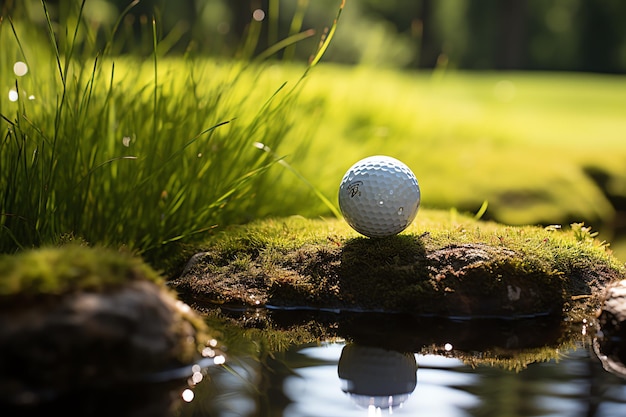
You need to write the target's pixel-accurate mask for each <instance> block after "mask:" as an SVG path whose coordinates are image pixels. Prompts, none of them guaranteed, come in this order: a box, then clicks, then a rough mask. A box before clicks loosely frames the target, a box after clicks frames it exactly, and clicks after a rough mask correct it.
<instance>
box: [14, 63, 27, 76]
mask: <svg viewBox="0 0 626 417" xmlns="http://www.w3.org/2000/svg"><path fill="white" fill-rule="evenodd" d="M27 72H28V66H27V65H26V64H25V63H24V62H22V61H18V62H16V63H15V65H13V73H15V75H17V76H18V77H22V76H24V75H26V73H27Z"/></svg>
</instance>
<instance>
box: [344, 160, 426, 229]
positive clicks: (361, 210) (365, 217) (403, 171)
mask: <svg viewBox="0 0 626 417" xmlns="http://www.w3.org/2000/svg"><path fill="white" fill-rule="evenodd" d="M419 205H420V188H419V185H418V183H417V178H415V174H413V172H412V171H411V169H410V168H409V167H408V166H406V165H405V164H404V163H402V162H401V161H398V160H397V159H395V158H392V157H390V156H382V155H377V156H370V157H368V158H365V159H362V160H360V161H358V162H357V163H356V164H354V165H352V166H351V167H350V169H348V171H347V172H346V174H345V175H344V176H343V179H342V180H341V185H340V186H339V208H340V209H341V213H342V214H343V217H344V218H345V220H346V221H347V222H348V224H349V225H350V226H352V228H353V229H354V230H356V231H357V232H359V233H361V234H362V235H365V236H368V237H385V236H392V235H396V234H398V233H400V232H401V231H403V230H404V229H406V228H407V227H408V226H409V225H410V224H411V222H412V221H413V219H415V216H416V215H417V209H418V208H419Z"/></svg>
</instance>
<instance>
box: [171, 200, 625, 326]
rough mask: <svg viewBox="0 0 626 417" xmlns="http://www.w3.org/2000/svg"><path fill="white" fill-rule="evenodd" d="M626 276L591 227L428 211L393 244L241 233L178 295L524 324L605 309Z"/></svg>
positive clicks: (200, 264) (297, 233) (297, 226)
mask: <svg viewBox="0 0 626 417" xmlns="http://www.w3.org/2000/svg"><path fill="white" fill-rule="evenodd" d="M624 272H625V270H624V266H623V265H622V264H621V263H620V262H619V261H617V260H616V259H615V258H614V257H613V256H612V254H611V252H610V250H609V249H608V246H607V245H606V243H604V242H601V241H599V240H597V238H596V236H595V234H594V233H592V232H591V230H590V229H589V228H586V227H585V226H584V225H582V224H574V225H571V226H570V227H567V228H563V229H561V228H560V227H556V226H552V227H548V228H542V227H533V226H527V227H510V226H503V225H500V224H497V223H493V222H483V221H476V220H474V219H472V218H470V217H466V216H463V215H459V214H458V213H455V212H448V211H432V210H422V211H421V212H420V214H419V215H418V220H416V222H415V223H414V224H413V225H412V226H411V227H410V228H409V229H407V231H405V232H403V233H402V234H400V235H397V236H393V237H389V238H384V239H369V238H364V237H360V236H359V235H358V234H356V232H354V231H352V230H351V229H350V228H349V227H348V226H347V225H346V224H345V222H343V221H342V220H335V219H333V220H328V219H318V220H309V219H304V218H301V217H292V218H285V219H272V220H265V221H258V222H255V223H252V224H249V225H245V226H238V227H232V228H229V229H226V230H224V231H223V232H220V233H218V234H216V235H215V236H214V237H213V238H212V239H210V240H209V241H208V242H207V243H206V246H205V247H204V248H203V251H202V252H200V253H198V254H196V255H195V256H194V257H193V258H192V259H191V260H190V262H189V263H188V265H187V267H186V268H185V270H184V271H183V273H182V274H181V276H180V277H177V278H176V279H173V280H171V282H170V284H171V285H172V286H173V287H174V288H176V289H177V290H178V291H179V292H180V293H181V296H182V297H183V298H185V299H187V300H188V301H190V302H193V303H195V304H197V305H202V304H212V305H227V306H237V307H242V306H243V307H259V306H269V307H276V308H289V309H293V308H301V309H319V310H337V311H369V312H373V311H375V312H393V313H411V314H417V315H435V316H467V317H494V316H495V317H521V316H535V315H547V314H561V313H562V312H568V314H572V312H573V311H583V310H588V309H590V308H595V306H596V305H597V302H598V296H599V290H600V289H601V288H603V287H604V286H605V285H606V284H607V283H608V282H611V281H613V280H616V279H620V278H621V277H623V276H624Z"/></svg>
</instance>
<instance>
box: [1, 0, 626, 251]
mask: <svg viewBox="0 0 626 417" xmlns="http://www.w3.org/2000/svg"><path fill="white" fill-rule="evenodd" d="M45 4H46V6H47V9H48V11H49V16H50V21H51V23H52V29H53V31H54V33H55V35H56V39H57V42H58V45H60V46H61V47H60V50H61V54H60V55H61V57H62V58H63V59H64V58H65V57H66V56H67V51H68V50H66V49H64V48H65V47H67V45H70V44H71V45H72V48H73V49H72V51H73V57H74V58H73V59H74V61H75V64H73V65H76V66H74V67H71V68H72V69H71V70H72V71H74V73H79V72H80V70H81V69H82V71H84V74H83V76H82V78H81V77H78V78H76V79H78V80H79V81H77V84H76V85H77V87H76V91H75V92H74V94H76V97H77V99H76V100H77V101H76V102H74V103H75V105H74V108H82V109H88V111H85V112H84V114H78V113H76V117H75V118H74V119H68V120H67V121H66V122H65V123H66V125H65V126H66V128H65V129H66V130H65V132H66V134H69V133H68V132H72V126H77V127H80V128H81V129H82V130H83V131H82V132H81V133H80V134H75V135H74V137H75V139H74V141H72V142H70V146H69V148H68V149H69V150H64V151H63V152H64V153H65V154H67V153H68V152H69V153H70V154H71V155H76V153H75V152H74V151H72V149H75V148H73V147H74V146H76V145H77V144H80V147H81V148H80V149H81V151H80V152H79V153H78V155H86V157H85V159H84V161H83V162H82V163H81V164H82V165H81V166H82V168H80V169H83V175H84V172H91V171H92V170H94V168H95V167H96V166H100V165H98V164H102V163H103V162H105V161H113V160H114V159H115V158H120V157H121V156H124V155H131V154H132V156H139V157H140V161H144V162H142V164H144V165H141V164H140V163H137V164H134V162H136V161H126V160H124V161H121V160H119V161H118V160H117V159H115V163H107V164H106V167H107V169H106V170H103V169H100V168H98V169H96V170H95V171H94V172H96V173H97V174H98V175H100V176H101V177H100V179H99V180H98V179H96V178H95V177H94V180H93V182H91V183H90V186H89V187H88V188H85V192H84V193H81V194H78V196H77V197H76V199H77V200H73V199H67V202H66V203H64V204H65V205H58V204H57V203H58V201H60V200H65V199H63V198H60V196H67V195H72V193H73V192H75V190H76V187H75V185H76V184H75V183H76V181H72V178H73V177H72V176H73V175H75V174H72V171H68V172H66V173H65V174H64V175H65V176H64V177H63V178H64V180H63V181H62V183H63V184H66V187H65V188H61V189H60V191H59V194H58V195H56V197H55V199H54V204H55V205H57V208H56V212H54V213H56V214H54V213H50V212H47V211H46V209H45V207H44V208H43V209H42V207H40V206H38V204H39V203H40V201H41V200H40V199H39V198H35V199H34V200H33V199H31V200H29V202H28V204H26V203H25V205H27V206H29V207H31V208H30V210H32V211H37V212H38V213H39V216H41V217H42V218H43V219H46V218H47V217H46V216H48V217H50V216H53V215H54V216H58V215H59V213H60V212H61V211H63V212H64V213H68V212H69V213H71V216H69V217H70V219H69V220H67V221H59V222H56V223H55V224H54V227H51V228H50V229H49V230H48V232H46V233H44V234H43V235H42V236H38V237H36V238H35V237H31V238H30V240H29V239H26V240H25V241H24V242H23V244H24V245H26V246H28V245H29V244H35V245H37V244H40V243H42V242H45V241H47V240H51V239H52V236H59V235H62V234H66V233H70V234H73V235H76V236H79V237H82V238H85V239H87V240H89V241H101V240H110V243H111V244H115V245H120V244H126V245H130V246H133V247H137V248H138V249H139V250H146V249H148V248H155V247H159V246H161V245H163V244H164V242H171V241H173V240H178V239H182V240H194V239H198V238H201V237H202V233H204V232H207V229H209V230H212V228H213V227H214V226H217V227H220V226H223V225H226V224H231V223H241V222H246V221H249V220H251V219H255V218H258V217H264V216H273V215H290V214H301V215H305V216H310V217H314V216H326V215H332V211H331V210H330V209H329V208H328V207H327V205H326V204H324V202H323V201H322V200H320V199H319V198H318V196H317V195H316V192H317V193H320V192H321V193H322V194H324V195H325V196H327V197H328V199H330V200H331V201H332V202H334V203H336V189H337V186H338V183H339V181H340V179H341V176H342V175H343V173H344V172H345V171H346V169H347V168H348V167H349V166H350V165H352V164H353V163H354V162H356V161H357V160H358V159H360V158H362V157H365V156H368V155H371V154H388V155H392V156H395V157H397V158H399V159H402V160H403V161H404V162H406V163H407V164H408V165H409V166H411V168H412V169H413V170H414V172H415V173H416V175H417V177H418V179H419V181H420V185H421V187H422V193H423V200H422V204H423V205H424V206H425V207H429V208H441V209H446V210H448V209H455V210H459V211H468V212H476V211H478V210H479V208H480V207H481V205H482V204H483V203H484V202H485V201H487V202H488V209H487V211H486V212H485V214H484V217H486V218H490V219H494V220H497V221H499V222H502V223H506V224H539V225H549V224H562V225H563V226H567V225H568V224H570V223H572V222H585V223H586V224H587V225H590V226H592V227H593V228H594V229H596V230H600V232H601V234H600V236H599V237H600V239H603V240H607V241H609V242H611V247H612V248H613V249H614V250H615V252H616V254H617V255H618V256H620V257H621V258H622V259H626V245H625V244H623V243H622V242H623V241H624V236H625V235H626V169H625V168H624V167H625V166H626V165H625V162H626V141H624V136H625V135H626V113H625V112H624V106H625V105H626V94H625V93H626V91H625V90H626V83H624V81H625V80H624V77H623V75H622V74H623V73H624V72H625V71H626V27H625V26H624V25H623V24H622V21H621V16H623V15H624V13H626V3H624V2H619V1H602V2H597V1H591V0H567V1H564V0H548V1H540V0H508V1H496V0H490V1H483V2H471V1H469V0H437V1H434V0H422V1H409V0H394V1H388V0H384V1H383V0H362V1H350V0H348V1H347V2H346V5H345V8H344V9H343V12H342V15H341V18H340V21H339V24H338V26H337V31H336V33H335V36H334V38H333V39H332V42H331V43H330V46H329V48H328V50H327V51H326V54H325V56H324V59H323V63H322V65H319V66H317V67H316V68H315V69H314V70H313V71H311V72H310V73H309V74H308V75H307V77H306V78H305V79H304V81H303V82H302V83H300V84H298V89H297V91H294V92H292V93H289V92H290V91H292V90H291V88H292V87H293V86H294V85H295V84H297V83H298V82H299V80H300V77H301V76H302V74H303V73H304V72H305V71H306V65H307V61H308V60H309V59H310V57H311V56H312V54H314V53H315V51H316V49H317V47H318V45H319V43H320V40H321V39H323V36H324V34H325V33H326V31H327V30H328V28H329V27H330V26H331V24H332V22H333V19H334V18H335V16H336V14H337V10H338V8H339V6H340V4H341V1H334V0H316V1H307V0H264V1H260V0H258V1H257V0H245V1H237V2H231V1H225V0H204V1H200V0H196V1H193V0H184V1H179V2H169V1H164V0H155V1H141V2H138V3H136V4H134V3H131V2H130V1H127V0H126V1H124V0H115V1H113V0H109V1H107V0H86V1H85V2H84V4H83V3H82V2H81V1H77V0H57V1H46V2H45ZM81 5H83V6H84V7H83V10H82V15H81V17H80V19H79V17H78V16H79V13H78V11H79V10H80V7H81ZM130 6H132V7H130ZM127 8H128V9H127ZM2 13H3V22H2V26H1V31H0V36H1V38H2V44H3V50H2V52H1V53H0V66H1V68H2V70H1V71H0V74H1V77H2V80H1V87H2V88H3V89H4V91H5V92H4V93H2V96H1V97H0V113H1V114H2V115H3V116H4V117H5V119H3V120H2V121H0V123H2V126H1V127H2V130H3V137H4V138H5V139H4V146H5V148H4V150H3V155H2V156H1V157H0V158H3V159H2V162H3V163H2V168H0V170H1V171H3V172H4V174H5V175H4V176H3V177H0V178H3V180H4V181H8V180H6V179H7V178H9V177H10V175H9V173H8V170H9V169H13V168H11V167H14V165H10V164H8V163H7V159H6V158H7V156H6V155H8V153H7V152H6V149H7V146H8V143H9V142H10V140H9V139H7V138H9V136H10V134H6V132H9V133H10V132H11V129H14V127H15V122H16V121H19V120H21V123H22V126H23V127H24V129H25V130H28V129H31V130H34V133H33V131H31V132H30V133H28V134H29V135H35V136H42V135H41V134H40V133H37V129H39V130H40V131H41V132H50V131H53V130H54V129H55V126H57V125H58V119H55V116H56V115H57V114H58V110H56V108H57V107H58V106H56V104H55V102H54V100H52V98H54V97H57V98H58V97H60V95H59V91H60V90H59V82H58V75H56V76H55V75H54V74H55V71H56V72H57V73H58V70H55V68H54V67H55V65H56V63H55V57H54V54H53V53H52V51H51V44H50V42H49V41H47V40H46V37H47V28H46V26H47V21H46V16H45V14H44V8H43V7H42V4H41V2H40V1H39V0H24V1H11V0H8V1H5V2H4V3H3V5H2ZM9 17H11V19H12V22H14V25H15V27H16V28H17V31H18V34H19V36H18V39H19V40H20V41H21V44H22V45H21V46H22V47H21V49H20V47H19V45H17V44H16V42H15V36H14V35H13V33H12V28H11V27H10V26H9V24H8V23H7V22H8V18H9ZM77 22H79V24H78V26H76V24H77ZM153 22H154V25H153ZM117 23H119V25H118V26H116V24H117ZM74 27H78V29H79V30H78V31H77V32H76V34H77V35H76V37H74V36H73V35H74V32H73V28H74ZM290 36H292V38H291V39H292V40H291V41H287V42H285V44H284V46H285V47H284V48H274V49H276V51H275V52H276V53H273V54H269V53H267V51H268V48H270V52H273V47H274V46H276V45H280V42H281V41H282V40H284V39H286V38H289V37H290ZM296 40H297V42H296ZM155 44H156V47H155ZM24 55H26V56H24ZM96 56H100V57H101V58H100V61H99V62H100V63H99V64H98V65H99V66H98V74H99V75H98V77H101V78H96V80H99V81H98V82H97V83H93V85H94V88H93V90H92V91H91V92H90V97H91V99H90V100H92V101H90V104H89V105H88V106H85V105H84V103H85V101H84V99H83V98H84V97H85V93H84V92H85V91H87V89H86V87H87V86H89V85H90V83H89V80H90V78H91V75H92V74H93V73H94V71H92V69H93V68H94V58H95V57H96ZM25 59H27V62H28V64H29V66H30V67H31V71H30V72H29V74H28V75H26V76H24V77H16V76H15V75H14V74H13V73H12V71H11V68H12V66H13V64H14V62H16V61H21V60H25ZM63 62H66V61H63ZM113 63H114V64H113ZM113 67H115V70H114V71H115V74H116V75H115V80H120V81H119V82H117V81H116V83H115V88H114V89H113V88H110V84H111V83H110V81H111V78H112V76H111V73H112V71H113ZM155 68H157V69H158V71H156V72H155ZM155 74H156V78H155ZM16 80H18V81H19V85H20V86H21V87H22V89H23V91H29V92H30V91H35V92H36V93H35V95H36V96H37V97H44V96H46V97H49V98H51V101H49V102H48V104H49V107H45V106H44V107H40V108H36V104H35V103H39V101H38V100H33V101H32V102H29V101H28V99H24V100H22V101H19V102H18V103H14V102H11V101H10V100H8V97H7V93H8V91H9V90H10V89H15V85H16ZM285 82H287V86H286V87H285V88H283V89H282V90H280V91H279V92H278V95H277V96H276V97H274V99H273V100H272V103H274V104H273V107H271V108H268V107H264V104H265V103H266V102H267V101H268V100H270V98H271V97H273V94H274V93H275V92H276V91H277V90H279V89H280V87H281V86H282V85H283V83H285ZM42 91H47V92H46V93H43V92H42ZM81 103H83V104H81ZM98 103H100V104H98ZM111 103H115V106H114V107H115V109H116V110H115V111H114V112H113V113H112V110H111V109H112V108H113V107H112V105H111ZM155 103H156V104H155ZM57 104H58V102H57ZM34 106H35V107H34ZM81 106H82V107H81ZM70 108H72V107H71V106H70V107H68V109H70ZM38 112H39V113H38ZM64 112H65V110H64ZM67 113H68V114H69V113H72V112H69V111H68V112H67ZM72 114H74V113H72ZM104 115H106V119H105V118H103V117H104ZM23 116H27V117H23ZM35 116H38V117H35ZM55 120H57V121H56V122H55ZM156 121H158V123H157V122H156ZM222 121H232V122H230V123H229V124H228V125H224V126H220V127H218V128H216V129H215V130H214V131H211V132H212V133H210V139H208V142H209V143H211V144H212V145H211V147H207V146H205V145H206V144H207V141H205V140H202V141H200V140H193V143H192V144H190V145H189V146H187V145H186V143H188V141H190V140H192V138H195V137H196V135H198V134H199V133H200V132H202V131H204V130H206V129H208V128H210V127H212V126H215V125H216V124H217V123H220V122H222ZM55 123H56V124H55ZM72 123H74V124H72ZM155 123H156V124H155ZM90 125H94V126H96V128H92V127H90ZM36 128H37V129H36ZM85 129H86V130H87V131H88V132H90V133H89V134H88V135H85ZM73 130H74V131H75V130H76V129H73ZM70 136H71V135H70ZM85 136H87V137H89V140H88V141H85V140H84V137H85ZM81 138H83V139H81ZM124 138H129V140H130V143H131V144H132V147H131V148H130V149H127V148H128V147H125V145H124V143H125V142H124V143H123V142H122V141H123V140H124ZM142 138H157V139H158V142H156V143H158V145H154V143H155V142H150V143H152V145H149V146H148V147H146V148H141V147H140V146H143V145H141V144H142V143H146V142H147V141H145V140H142ZM255 142H261V143H263V144H264V145H266V146H267V147H268V148H269V149H271V153H267V152H262V151H259V149H256V148H255V147H254V144H255ZM44 143H45V141H44ZM112 144H116V145H115V146H113V145H112ZM216 144H224V145H223V148H222V147H221V146H222V145H220V146H218V148H220V149H223V151H221V152H217V148H215V146H216ZM226 144H227V145H226ZM94 149H100V151H98V152H101V153H96V152H95V151H94ZM183 149H184V152H183ZM105 150H106V152H105ZM131 150H132V152H131ZM29 152H31V153H32V152H33V148H30V149H29ZM172 154H176V155H179V157H177V158H176V159H175V160H174V161H172V160H171V158H169V156H170V155H172ZM199 154H202V155H204V156H205V158H207V155H210V157H208V158H209V159H208V160H209V161H210V162H207V160H206V159H204V160H203V159H202V158H200V157H198V155H199ZM22 155H23V154H22ZM155 155H156V156H155ZM142 156H143V158H144V159H141V157H142ZM54 157H57V158H58V153H57V154H56V156H54ZM54 157H53V156H49V158H50V160H51V161H52V160H53V159H54ZM65 158H66V160H65V163H66V165H71V164H74V162H71V163H70V160H71V161H74V159H75V157H74V156H71V157H65ZM155 158H156V159H155ZM275 158H284V159H283V162H284V163H286V164H289V166H290V167H291V168H293V169H295V170H297V172H299V173H300V174H301V175H302V176H304V178H306V179H307V181H309V182H310V184H311V185H313V187H314V188H315V190H312V189H311V188H310V187H309V185H308V184H307V183H305V182H303V181H302V179H301V178H298V177H297V176H294V175H292V174H293V173H292V172H290V171H289V170H286V169H285V168H284V166H281V165H280V164H275V163H274V162H275ZM14 159H15V158H14ZM198 159H199V160H200V161H202V162H198V161H197V160H198ZM25 160H31V161H32V159H25ZM147 161H152V162H151V163H150V164H152V165H150V166H152V167H155V166H159V167H160V166H166V167H167V168H166V169H161V170H159V171H158V175H157V174H155V173H154V171H152V169H154V168H149V167H147V166H146V165H145V164H146V163H147ZM192 161H193V162H192ZM126 163H130V164H128V165H127V164H126ZM133 164H134V165H133ZM79 165H80V164H79ZM137 165H139V166H141V168H140V169H139V168H136V166H137ZM133 166H135V168H132V167H133ZM80 169H79V171H80ZM119 170H122V171H119ZM63 172H65V171H63ZM250 173H253V174H254V175H252V176H251V177H250V178H254V180H249V181H248V180H246V183H245V185H244V184H242V183H240V182H238V181H239V180H240V179H241V178H244V177H245V176H246V175H248V174H250ZM55 175H56V174H55ZM26 178H27V179H28V181H26V183H28V184H30V186H32V187H35V188H33V189H29V190H30V191H28V193H30V194H32V195H33V196H34V195H37V189H38V188H37V186H35V185H33V184H34V183H33V182H32V181H31V180H30V178H32V176H26ZM118 178H131V179H132V180H133V181H131V182H130V183H129V184H127V186H125V187H122V189H121V190H118V191H119V192H113V190H112V188H116V187H117V186H113V184H115V181H116V180H117V179H118ZM246 178H248V177H246ZM137 183H141V184H143V185H142V187H141V190H140V191H139V188H138V187H137ZM148 183H149V184H151V186H150V187H146V186H145V184H148ZM97 184H100V187H98V185H97ZM3 185H4V184H3ZM38 187H41V188H39V190H41V189H45V184H43V183H39V185H38ZM17 189H18V188H15V190H17ZM22 192H26V191H22ZM164 193H165V194H164ZM40 194H41V192H40V191H39V195H40ZM19 195H21V194H20V193H19V192H17V191H15V192H14V193H13V194H8V193H6V192H5V194H4V199H3V201H4V202H3V206H2V213H3V220H2V221H3V224H2V225H3V227H4V229H3V230H4V232H3V233H4V235H0V237H4V245H3V251H11V248H12V247H16V240H18V241H19V240H20V239H17V238H16V236H15V233H17V234H18V235H20V236H24V235H26V234H28V233H31V232H32V230H30V231H29V227H30V226H27V227H25V228H24V229H19V230H18V229H16V228H15V226H14V225H15V222H14V221H13V223H12V224H13V226H10V227H9V221H8V219H15V218H16V217H18V216H21V217H30V216H26V215H25V214H24V213H21V212H20V208H19V207H18V206H19V204H14V203H15V202H16V201H18V202H19V201H20V199H22V198H23V197H19V198H18V197H17V196H19ZM224 195H227V197H226V198H222V197H223V196H224ZM103 196H106V197H103ZM102 198H107V199H110V202H109V203H107V204H104V203H103V201H102ZM9 200H10V201H9ZM26 200H28V199H24V201H26ZM85 201H92V202H93V203H92V204H93V205H89V204H86V203H85ZM9 203H11V204H12V205H10V204H9ZM167 207H169V209H165V208H167ZM207 208H210V209H207ZM113 219H117V220H116V221H115V226H113V224H114V223H113V222H112V220H113ZM416 221H419V216H418V218H417V220H416ZM22 223H23V222H22ZM25 224H26V223H25ZM120 224H127V225H126V226H120ZM131 224H134V226H133V227H131ZM31 226H32V225H31ZM31 229H32V227H31ZM124 230H126V232H124ZM7 231H8V232H10V233H7ZM111 235H113V236H115V239H111V238H110V237H111ZM107 236H108V237H107ZM0 240H1V239H0ZM165 246H167V245H166V244H165Z"/></svg>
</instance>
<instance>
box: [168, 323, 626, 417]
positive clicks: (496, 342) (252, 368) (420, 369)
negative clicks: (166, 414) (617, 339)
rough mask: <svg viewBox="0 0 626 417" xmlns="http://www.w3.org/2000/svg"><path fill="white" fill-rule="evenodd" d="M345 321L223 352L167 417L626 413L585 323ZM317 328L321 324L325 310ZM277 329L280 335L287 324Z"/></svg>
mask: <svg viewBox="0 0 626 417" xmlns="http://www.w3.org/2000/svg"><path fill="white" fill-rule="evenodd" d="M285 314H286V313H285ZM294 314H295V313H294ZM272 320H273V321H272V322H271V323H270V324H271V326H270V327H271V331H276V329H277V328H280V330H279V331H281V332H285V327H281V326H278V325H277V323H281V322H283V320H284V318H282V319H280V318H279V319H276V317H273V318H272ZM294 320H295V321H298V322H299V323H305V322H306V321H303V320H302V318H300V319H294ZM244 321H245V320H244ZM348 321H349V322H350V323H351V324H350V325H348V324H346V323H345V322H344V321H341V320H339V321H337V322H334V323H333V324H332V325H331V328H334V331H333V330H331V331H330V333H334V336H333V337H334V340H332V341H326V342H324V341H322V342H317V343H315V342H310V343H295V344H292V345H290V346H288V347H287V348H285V349H284V350H282V351H273V352H272V351H271V349H269V350H266V351H264V350H263V349H260V350H258V351H257V352H256V354H252V355H242V356H235V357H233V358H231V360H230V364H229V366H228V367H212V368H210V369H208V372H207V375H206V377H205V379H204V380H203V381H202V383H200V384H198V385H196V386H195V387H194V388H193V390H194V394H195V396H194V399H193V400H192V401H190V402H180V403H179V404H178V405H177V406H176V407H175V414H176V415H180V416H220V417H234V416H246V417H248V416H250V417H251V416H284V417H305V416H307V417H313V416H337V417H339V416H343V417H349V416H385V415H400V416H436V417H467V416H485V417H486V416H498V417H504V416H510V417H513V416H516V417H517V416H519V417H521V416H529V417H530V416H555V417H556V416H559V417H563V416H572V417H574V416H576V417H578V416H581V417H582V416H586V417H590V416H594V417H614V416H624V415H626V379H624V378H623V377H621V376H618V375H615V374H613V373H610V372H607V371H606V370H605V369H604V368H603V366H602V363H601V362H600V360H599V359H598V357H597V355H596V354H595V352H594V350H593V347H592V343H593V337H594V333H595V329H594V328H593V327H594V324H593V323H592V322H589V323H588V324H582V325H567V324H564V323H560V322H555V321H550V320H546V319H534V320H524V321H507V320H471V321H468V320H464V321H458V320H457V321H450V320H441V319H432V318H431V319H426V318H424V319H407V318H402V319H397V318H393V317H387V318H385V316H367V318H362V317H355V316H353V317H351V318H350V320H348ZM364 321H365V322H368V323H370V324H371V326H364V325H363V322H364ZM398 321H400V322H402V323H401V324H398ZM546 321H547V323H546ZM260 322H263V321H262V320H261V321H260ZM330 322H332V320H330ZM248 323H249V321H248ZM263 323H264V324H263V325H259V322H257V323H256V324H255V326H256V330H255V331H258V334H259V335H260V334H265V335H267V334H269V333H268V327H264V326H268V324H267V323H266V322H263ZM306 323H308V324H306V326H309V325H310V323H311V322H306ZM319 323H323V324H324V325H325V326H328V325H329V319H328V316H327V317H326V319H324V320H321V321H320V322H319ZM283 324H284V322H283ZM355 324H358V325H359V326H361V328H359V327H358V326H356V327H355ZM407 326H409V327H408V328H407ZM410 326H414V327H412V328H413V330H414V331H413V332H411V331H410V328H411V327H410ZM415 326H417V327H415ZM258 327H261V328H262V330H261V331H259V329H258ZM286 328H287V329H288V330H286V332H287V333H288V334H289V332H291V331H293V329H295V328H297V326H295V327H294V326H293V325H292V327H289V326H287V327H286ZM399 328H402V329H403V333H402V334H398V333H397V332H398V330H399ZM323 332H328V329H324V330H323ZM325 334H326V333H325ZM342 334H344V335H346V336H347V337H346V338H345V339H343V338H341V337H339V336H340V335H342ZM253 339H254V338H253ZM253 339H251V340H253ZM258 340H259V339H257V343H258ZM261 343H264V342H261Z"/></svg>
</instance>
